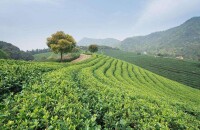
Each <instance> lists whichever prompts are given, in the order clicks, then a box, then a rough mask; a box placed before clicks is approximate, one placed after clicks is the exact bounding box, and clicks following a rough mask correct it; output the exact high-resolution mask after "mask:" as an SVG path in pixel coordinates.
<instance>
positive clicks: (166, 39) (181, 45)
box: [121, 17, 200, 60]
mask: <svg viewBox="0 0 200 130" xmlns="http://www.w3.org/2000/svg"><path fill="white" fill-rule="evenodd" d="M121 48H122V49H123V50H127V51H134V52H144V51H146V52H148V53H152V54H158V53H161V54H164V55H170V56H180V55H181V56H183V57H185V58H190V59H195V60H198V59H200V51H199V50H200V17H194V18H191V19H189V20H188V21H186V22H184V23H183V24H182V25H180V26H178V27H174V28H171V29H168V30H166V31H161V32H155V33H152V34H149V35H146V36H136V37H130V38H126V39H125V40H123V41H122V42H121Z"/></svg>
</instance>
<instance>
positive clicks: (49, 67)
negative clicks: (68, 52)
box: [0, 55, 200, 130]
mask: <svg viewBox="0 0 200 130" xmlns="http://www.w3.org/2000/svg"><path fill="white" fill-rule="evenodd" d="M29 63H30V62H17V61H9V60H0V65H1V66H2V67H1V68H0V70H1V72H2V74H3V75H4V76H2V77H1V80H0V81H4V82H3V83H4V84H9V86H4V85H2V84H0V85H1V86H0V88H1V90H2V87H3V88H4V90H7V91H9V90H10V89H8V88H9V87H12V88H15V87H17V86H16V85H15V84H16V82H15V81H13V80H9V78H5V77H10V76H12V74H13V73H12V72H13V71H14V72H15V71H16V70H17V71H18V74H17V75H15V79H23V80H16V81H20V82H19V83H18V85H21V86H22V91H21V92H20V93H17V94H15V95H13V94H12V95H11V96H6V99H5V100H3V101H2V102H1V107H0V115H1V116H0V129H28V128H31V129H174V130H177V129H188V128H189V129H198V128H199V124H200V120H199V117H200V106H199V104H200V91H199V90H197V89H193V88H191V87H188V86H185V85H182V84H180V83H177V82H175V81H172V80H169V79H166V78H164V77H162V76H159V75H156V74H154V73H152V72H150V71H147V70H145V69H142V68H140V67H138V66H136V65H133V64H130V63H128V62H125V61H121V60H118V59H114V58H111V57H108V56H104V55H93V57H92V58H90V59H88V60H86V61H84V62H79V63H76V64H55V63H54V64H53V63H42V62H40V63H36V64H33V62H31V64H29ZM25 66H28V68H27V69H22V68H24V67H25ZM32 68H33V69H32ZM35 68H36V69H35ZM56 68H57V69H56ZM7 70H9V72H8V71H7ZM33 70H35V71H33ZM29 71H30V72H31V73H29ZM32 71H33V72H34V73H33V72H32ZM40 71H41V72H42V73H40ZM11 90H13V89H11ZM13 115H15V116H13Z"/></svg>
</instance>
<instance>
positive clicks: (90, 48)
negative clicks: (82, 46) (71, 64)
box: [88, 44, 98, 53]
mask: <svg viewBox="0 0 200 130" xmlns="http://www.w3.org/2000/svg"><path fill="white" fill-rule="evenodd" d="M88 49H89V51H90V52H92V53H94V52H97V51H98V46H97V45H95V44H92V45H90V46H89V48H88Z"/></svg>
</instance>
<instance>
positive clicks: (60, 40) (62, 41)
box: [47, 31, 76, 61]
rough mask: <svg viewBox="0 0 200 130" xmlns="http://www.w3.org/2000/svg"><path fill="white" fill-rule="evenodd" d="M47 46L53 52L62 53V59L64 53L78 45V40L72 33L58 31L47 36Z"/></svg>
mask: <svg viewBox="0 0 200 130" xmlns="http://www.w3.org/2000/svg"><path fill="white" fill-rule="evenodd" d="M47 46H48V47H49V48H50V49H51V50H52V51H53V52H55V53H60V54H61V61H62V58H63V54H64V53H69V52H71V51H72V50H73V48H74V47H75V46H76V41H75V40H74V38H73V37H72V36H71V35H69V34H65V33H64V32H63V31H58V32H56V33H54V34H52V35H51V37H48V38H47Z"/></svg>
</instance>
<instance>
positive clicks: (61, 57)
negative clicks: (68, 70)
mask: <svg viewBox="0 0 200 130" xmlns="http://www.w3.org/2000/svg"><path fill="white" fill-rule="evenodd" d="M62 60H63V52H62V51H61V52H60V62H62Z"/></svg>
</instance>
